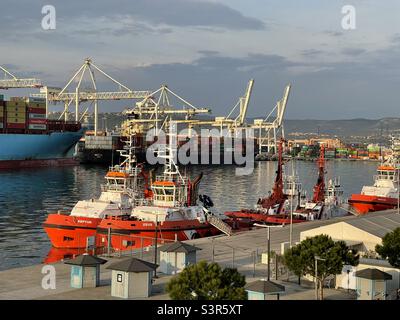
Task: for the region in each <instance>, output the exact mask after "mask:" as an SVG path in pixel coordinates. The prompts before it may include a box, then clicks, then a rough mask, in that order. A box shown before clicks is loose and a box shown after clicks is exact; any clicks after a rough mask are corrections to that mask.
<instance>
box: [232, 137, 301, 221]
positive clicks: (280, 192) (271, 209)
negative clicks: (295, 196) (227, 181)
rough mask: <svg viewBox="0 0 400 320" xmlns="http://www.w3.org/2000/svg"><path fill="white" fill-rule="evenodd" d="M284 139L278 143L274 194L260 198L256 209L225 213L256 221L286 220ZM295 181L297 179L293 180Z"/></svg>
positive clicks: (237, 217)
mask: <svg viewBox="0 0 400 320" xmlns="http://www.w3.org/2000/svg"><path fill="white" fill-rule="evenodd" d="M283 165H284V163H283V140H281V141H280V142H279V145H278V168H277V170H276V178H275V183H274V186H273V188H272V194H271V195H270V196H268V197H266V198H263V199H259V200H258V202H257V205H256V208H255V209H242V210H240V211H229V212H225V215H226V216H228V217H230V218H236V219H249V220H251V221H254V222H265V223H277V224H281V223H284V222H285V219H286V217H287V215H286V214H285V213H283V212H284V211H285V207H286V205H287V200H288V195H287V194H285V192H284V188H283V187H284V181H283ZM292 182H293V183H295V181H292Z"/></svg>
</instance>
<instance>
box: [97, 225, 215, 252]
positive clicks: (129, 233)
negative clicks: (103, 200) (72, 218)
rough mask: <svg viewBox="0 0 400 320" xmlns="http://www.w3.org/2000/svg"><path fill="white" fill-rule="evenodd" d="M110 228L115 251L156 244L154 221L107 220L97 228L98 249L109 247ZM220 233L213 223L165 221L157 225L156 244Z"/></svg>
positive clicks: (112, 245)
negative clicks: (155, 240)
mask: <svg viewBox="0 0 400 320" xmlns="http://www.w3.org/2000/svg"><path fill="white" fill-rule="evenodd" d="M109 228H110V229H111V230H110V234H111V247H112V248H113V249H116V250H121V251H123V250H130V249H137V248H141V247H147V246H151V245H154V239H155V234H156V230H155V224H154V223H153V222H145V221H131V220H112V219H104V220H103V221H102V222H101V223H100V224H99V227H98V228H97V245H98V246H108V237H109V236H108V233H109V231H108V229H109ZM220 233H221V232H220V231H219V230H218V229H216V228H215V227H214V226H212V225H211V224H209V223H200V222H199V221H198V220H185V221H166V222H164V223H163V224H160V225H159V226H158V230H157V242H158V243H163V242H165V241H168V240H170V241H174V240H175V239H176V240H178V241H184V240H189V239H195V238H203V237H209V236H213V235H218V234H220Z"/></svg>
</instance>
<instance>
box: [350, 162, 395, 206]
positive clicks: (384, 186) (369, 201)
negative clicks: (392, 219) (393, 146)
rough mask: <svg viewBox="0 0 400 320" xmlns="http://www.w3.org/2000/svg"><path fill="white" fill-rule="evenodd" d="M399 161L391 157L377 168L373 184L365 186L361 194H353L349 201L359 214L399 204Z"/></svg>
mask: <svg viewBox="0 0 400 320" xmlns="http://www.w3.org/2000/svg"><path fill="white" fill-rule="evenodd" d="M398 179H399V169H398V161H397V160H396V159H395V158H394V157H390V158H389V159H388V160H387V161H385V162H384V163H382V164H381V165H380V166H378V168H377V175H375V176H374V185H373V186H364V187H363V188H362V190H361V193H359V194H352V195H351V196H350V198H349V200H348V203H349V204H350V205H351V206H352V207H353V208H354V209H355V210H356V211H357V213H358V214H366V213H368V212H374V211H381V210H387V209H394V208H397V206H398V201H399V189H398V183H399V182H398Z"/></svg>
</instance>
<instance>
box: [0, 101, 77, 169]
mask: <svg viewBox="0 0 400 320" xmlns="http://www.w3.org/2000/svg"><path fill="white" fill-rule="evenodd" d="M82 135H83V130H82V128H81V125H80V123H77V122H66V121H57V120H49V119H46V102H45V100H44V99H41V98H20V97H16V98H11V100H10V101H4V100H3V98H2V96H0V146H1V148H0V169H8V168H23V167H40V166H58V165H69V164H76V163H77V162H76V160H75V159H73V157H72V153H71V152H70V151H71V149H72V148H73V147H74V146H75V144H76V143H77V142H78V141H79V139H80V138H81V137H82Z"/></svg>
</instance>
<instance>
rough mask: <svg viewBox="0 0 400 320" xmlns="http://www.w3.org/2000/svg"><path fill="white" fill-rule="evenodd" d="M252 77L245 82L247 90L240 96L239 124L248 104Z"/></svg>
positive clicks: (241, 123) (243, 118)
mask: <svg viewBox="0 0 400 320" xmlns="http://www.w3.org/2000/svg"><path fill="white" fill-rule="evenodd" d="M253 84H254V79H250V81H249V83H248V84H247V90H246V94H245V95H244V97H242V98H240V114H239V117H238V118H239V119H238V120H239V123H238V125H239V126H242V125H243V123H244V120H245V118H246V114H247V108H248V106H249V101H250V96H251V92H252V89H253Z"/></svg>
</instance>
